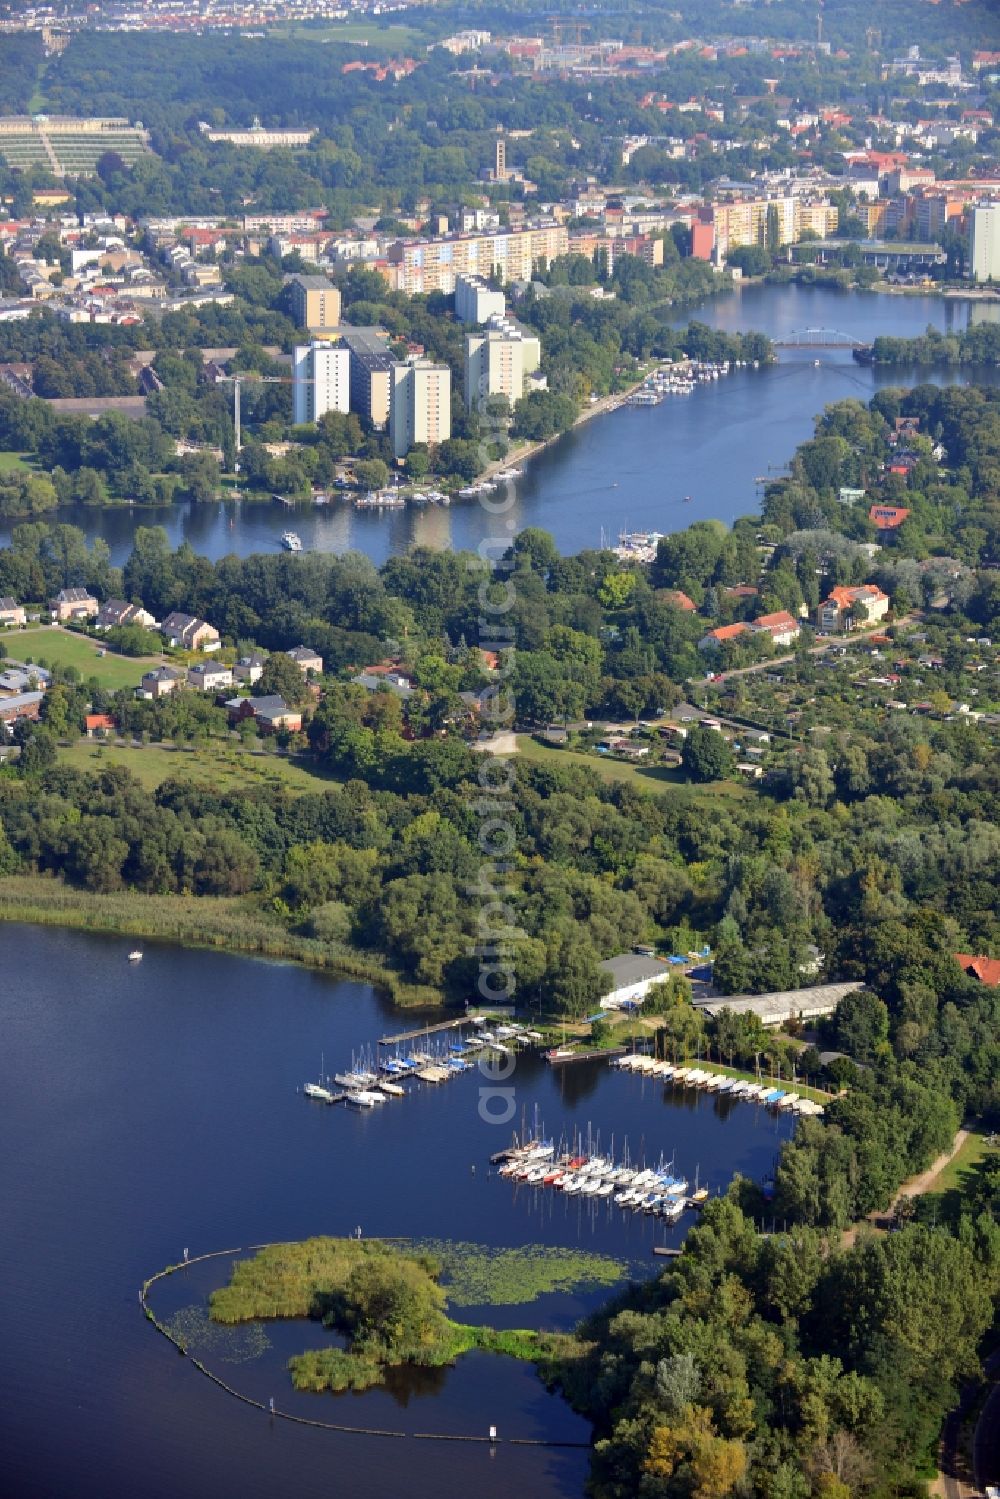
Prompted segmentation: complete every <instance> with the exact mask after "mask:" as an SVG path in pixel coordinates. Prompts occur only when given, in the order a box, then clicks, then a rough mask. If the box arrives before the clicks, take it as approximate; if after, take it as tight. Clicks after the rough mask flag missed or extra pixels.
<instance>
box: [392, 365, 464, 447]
mask: <svg viewBox="0 0 1000 1499" xmlns="http://www.w3.org/2000/svg"><path fill="white" fill-rule="evenodd" d="M450 436H451V370H450V369H449V368H448V366H447V365H446V364H432V363H431V361H430V360H429V359H415V360H413V361H412V362H411V363H409V364H397V365H394V366H393V370H392V394H391V399H390V403H389V438H390V441H391V442H392V451H393V455H394V456H395V457H396V458H405V457H406V455H407V453H408V452H409V451H410V449H411V448H412V447H413V446H414V444H415V443H418V442H425V443H427V444H428V446H432V445H433V444H435V443H439V442H446V441H447V439H448V438H449V437H450Z"/></svg>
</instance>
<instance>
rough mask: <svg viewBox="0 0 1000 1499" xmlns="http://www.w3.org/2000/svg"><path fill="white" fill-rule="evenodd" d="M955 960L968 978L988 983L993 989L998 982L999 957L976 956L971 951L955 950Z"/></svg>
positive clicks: (999, 976) (999, 981) (999, 972)
mask: <svg viewBox="0 0 1000 1499" xmlns="http://www.w3.org/2000/svg"><path fill="white" fill-rule="evenodd" d="M955 961H956V962H957V963H959V964H960V965H961V967H962V969H963V970H964V971H965V973H966V974H967V975H968V977H969V978H970V979H978V980H979V982H980V983H981V984H989V985H990V987H991V988H993V989H995V988H996V986H997V985H998V984H1000V958H984V957H976V956H975V955H974V954H972V953H967V952H957V953H956V954H955Z"/></svg>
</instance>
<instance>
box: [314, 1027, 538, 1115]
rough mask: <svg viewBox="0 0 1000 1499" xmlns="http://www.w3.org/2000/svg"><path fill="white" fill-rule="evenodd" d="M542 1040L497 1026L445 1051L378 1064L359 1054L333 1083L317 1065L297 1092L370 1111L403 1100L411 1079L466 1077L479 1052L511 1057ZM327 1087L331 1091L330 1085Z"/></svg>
mask: <svg viewBox="0 0 1000 1499" xmlns="http://www.w3.org/2000/svg"><path fill="white" fill-rule="evenodd" d="M541 1040H542V1035H541V1032H539V1031H532V1030H527V1029H526V1028H525V1027H524V1026H520V1025H498V1026H496V1027H495V1029H493V1030H486V1029H480V1030H478V1031H474V1032H472V1033H471V1034H469V1035H468V1036H466V1037H464V1038H463V1039H462V1040H461V1041H458V1042H454V1043H452V1044H451V1045H450V1046H449V1047H448V1048H447V1050H446V1051H433V1050H427V1051H407V1052H405V1053H403V1054H399V1055H397V1056H382V1057H381V1058H380V1060H379V1061H378V1062H377V1063H373V1062H372V1061H371V1059H370V1056H368V1057H366V1056H364V1055H363V1056H362V1058H361V1060H360V1062H359V1061H357V1060H356V1059H355V1058H354V1057H352V1058H351V1067H350V1071H348V1072H335V1073H334V1075H333V1077H332V1078H327V1077H325V1076H324V1069H323V1063H322V1060H321V1061H320V1077H319V1082H316V1083H306V1084H305V1085H304V1087H303V1089H302V1092H303V1094H304V1095H305V1097H306V1098H313V1099H315V1100H316V1101H317V1102H319V1103H347V1104H350V1105H351V1106H352V1107H353V1108H357V1109H374V1108H375V1107H377V1105H378V1104H382V1103H387V1102H388V1101H389V1100H390V1099H393V1098H405V1097H406V1092H407V1090H406V1088H405V1086H404V1084H405V1083H406V1082H407V1081H408V1080H410V1079H413V1078H416V1079H418V1080H419V1081H420V1082H422V1083H432V1084H437V1083H447V1082H450V1081H451V1079H452V1078H454V1077H458V1076H459V1075H460V1074H461V1073H463V1072H468V1071H469V1069H470V1068H471V1067H472V1066H473V1065H474V1064H473V1058H474V1057H475V1056H477V1055H480V1054H481V1053H483V1052H496V1053H498V1054H500V1055H501V1056H512V1055H513V1054H514V1052H515V1051H516V1050H519V1049H520V1048H521V1047H524V1046H537V1045H538V1043H539V1042H540V1041H541ZM331 1082H332V1083H333V1084H334V1085H335V1088H331V1087H330V1086H329V1084H330V1083H331Z"/></svg>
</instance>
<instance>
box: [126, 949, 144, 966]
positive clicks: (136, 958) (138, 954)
mask: <svg viewBox="0 0 1000 1499" xmlns="http://www.w3.org/2000/svg"><path fill="white" fill-rule="evenodd" d="M128 960H129V962H130V963H141V962H142V949H141V948H138V947H137V948H135V950H134V951H133V952H130V953H129V955H128Z"/></svg>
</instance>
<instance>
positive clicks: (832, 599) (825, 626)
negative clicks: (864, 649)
mask: <svg viewBox="0 0 1000 1499" xmlns="http://www.w3.org/2000/svg"><path fill="white" fill-rule="evenodd" d="M855 604H858V605H860V606H861V607H862V608H863V609H864V610H865V614H866V616H867V622H868V624H873V623H874V622H875V620H877V619H884V618H885V616H886V615H887V614H888V612H889V595H888V594H886V593H883V592H882V590H881V588H879V586H878V584H877V583H863V584H862V585H861V586H860V587H859V588H841V587H837V588H831V589H830V593H829V596H828V597H827V598H825V599H824V600H823V602H822V603H821V604H820V606H819V609H818V610H817V612H816V624H817V626H818V627H819V629H821V630H826V631H828V632H830V633H832V632H833V631H837V630H849V629H850V628H851V625H852V624H853V623H854V620H853V618H852V615H853V610H854V606H855Z"/></svg>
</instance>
